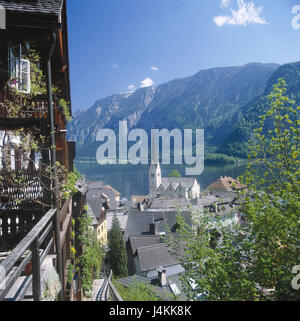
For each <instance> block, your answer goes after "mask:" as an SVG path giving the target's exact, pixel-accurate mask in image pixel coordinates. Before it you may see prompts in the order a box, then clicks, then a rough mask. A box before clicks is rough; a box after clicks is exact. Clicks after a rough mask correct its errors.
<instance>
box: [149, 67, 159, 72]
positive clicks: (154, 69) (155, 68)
mask: <svg viewBox="0 0 300 321" xmlns="http://www.w3.org/2000/svg"><path fill="white" fill-rule="evenodd" d="M150 69H151V70H153V71H157V70H158V67H154V66H151V67H150Z"/></svg>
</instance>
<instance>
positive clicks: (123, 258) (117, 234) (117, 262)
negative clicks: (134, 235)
mask: <svg viewBox="0 0 300 321" xmlns="http://www.w3.org/2000/svg"><path fill="white" fill-rule="evenodd" d="M108 247H109V251H108V262H109V265H110V266H111V269H112V271H113V273H114V275H115V276H116V277H125V276H127V275H128V271H127V254H126V248H125V242H124V240H123V235H122V231H121V227H120V223H119V220H118V218H117V216H116V215H114V217H113V220H112V227H111V230H110V231H109V234H108Z"/></svg>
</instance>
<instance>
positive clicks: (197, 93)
mask: <svg viewBox="0 0 300 321" xmlns="http://www.w3.org/2000/svg"><path fill="white" fill-rule="evenodd" d="M278 68H279V65H277V64H260V63H251V64H247V65H245V66H242V67H224V68H213V69H208V70H202V71H199V72H198V73H197V74H195V75H193V76H191V77H187V78H182V79H176V80H173V81H170V82H168V83H165V84H162V85H160V86H158V87H154V86H153V87H148V88H141V89H139V90H137V91H135V92H134V93H131V94H120V95H113V96H110V97H107V98H104V99H100V100H98V101H96V102H95V104H94V105H93V106H92V107H91V108H89V109H88V110H86V111H80V112H78V113H75V114H74V116H73V121H72V122H70V123H69V126H68V139H71V140H75V141H77V142H78V143H79V144H78V153H77V156H95V149H96V147H97V146H99V143H96V142H95V138H96V135H97V132H98V131H99V129H101V128H111V129H113V130H116V132H117V131H118V123H119V120H127V121H128V127H129V128H135V127H136V128H143V129H145V130H146V131H150V130H151V128H158V129H162V128H167V129H169V130H171V129H173V128H180V129H184V128H192V129H195V128H204V129H205V143H206V144H207V146H211V147H212V148H213V149H216V148H219V149H222V148H223V147H224V148H225V147H226V146H229V145H230V144H231V143H232V142H231V141H228V139H229V136H230V135H231V136H230V137H233V136H234V135H235V134H234V132H233V130H234V126H236V124H237V123H239V122H240V121H241V120H242V119H243V117H245V116H246V115H247V112H248V111H249V109H250V108H251V106H252V104H253V102H256V101H257V100H258V99H260V97H263V96H264V95H265V92H266V88H268V86H271V84H272V82H273V80H272V79H273V78H274V79H277V78H276V77H277V76H276V71H277V70H278ZM280 68H283V69H284V68H285V66H281V67H280ZM296 69H297V68H296ZM281 73H282V72H281ZM281 73H279V74H281ZM286 73H287V74H288V75H289V74H290V70H289V68H287V70H286ZM272 77H273V78H272ZM292 78H294V76H292ZM295 86H296V84H295ZM226 144H227V145H226Z"/></svg>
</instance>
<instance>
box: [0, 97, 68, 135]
mask: <svg viewBox="0 0 300 321" xmlns="http://www.w3.org/2000/svg"><path fill="white" fill-rule="evenodd" d="M14 99H15V98H14V96H13V94H12V93H10V92H6V93H5V94H2V95H1V96H0V129H16V128H19V127H20V126H22V127H31V126H34V125H37V126H40V124H41V121H43V120H47V119H48V97H47V96H46V95H38V96H36V97H34V98H31V99H29V100H21V101H20V105H19V106H18V108H13V109H10V107H9V105H8V104H9V103H8V102H9V101H14ZM14 104H15V103H14ZM53 108H54V124H55V126H58V125H60V127H65V117H64V113H63V108H62V107H60V106H59V100H58V98H56V97H55V96H54V97H53Z"/></svg>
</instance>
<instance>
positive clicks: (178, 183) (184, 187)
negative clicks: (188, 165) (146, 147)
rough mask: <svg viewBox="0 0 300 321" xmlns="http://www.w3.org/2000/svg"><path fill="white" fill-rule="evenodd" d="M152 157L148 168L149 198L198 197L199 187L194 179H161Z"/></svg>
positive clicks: (154, 158)
mask: <svg viewBox="0 0 300 321" xmlns="http://www.w3.org/2000/svg"><path fill="white" fill-rule="evenodd" d="M152 155H154V156H153V157H152V160H151V165H150V168H149V195H150V196H151V198H156V197H167V198H172V199H176V198H177V199H179V198H183V199H195V198H197V197H199V196H200V185H199V184H198V182H197V179H196V178H194V177H180V178H173V177H161V168H160V165H159V161H158V157H157V156H156V155H157V154H156V151H155V146H154V152H153V153H152Z"/></svg>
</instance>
